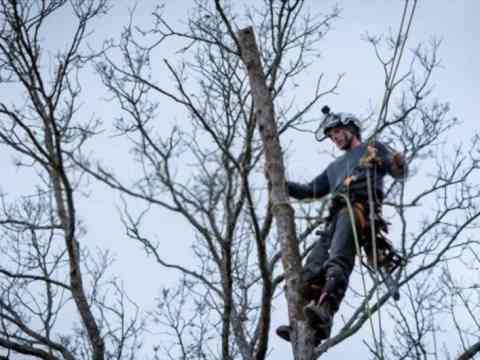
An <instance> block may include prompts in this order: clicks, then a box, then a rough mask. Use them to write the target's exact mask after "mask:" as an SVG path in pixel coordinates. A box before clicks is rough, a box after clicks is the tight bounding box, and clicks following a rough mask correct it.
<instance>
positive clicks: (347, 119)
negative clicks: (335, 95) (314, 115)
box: [315, 106, 361, 141]
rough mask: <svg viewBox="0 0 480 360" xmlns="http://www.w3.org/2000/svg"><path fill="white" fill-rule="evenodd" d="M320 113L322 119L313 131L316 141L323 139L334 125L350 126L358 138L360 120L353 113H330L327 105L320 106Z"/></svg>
mask: <svg viewBox="0 0 480 360" xmlns="http://www.w3.org/2000/svg"><path fill="white" fill-rule="evenodd" d="M322 113H323V121H322V122H321V123H320V126H319V127H318V129H317V131H315V138H316V139H317V140H318V141H323V140H325V139H326V138H327V136H328V135H327V133H328V131H329V130H331V129H333V128H335V127H346V128H351V129H352V130H353V131H354V132H355V135H357V136H358V137H359V138H360V133H361V126H360V121H359V120H358V119H357V117H356V116H355V115H353V114H349V113H332V112H331V111H330V108H329V107H328V106H324V107H323V108H322Z"/></svg>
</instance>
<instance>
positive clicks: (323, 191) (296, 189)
mask: <svg viewBox="0 0 480 360" xmlns="http://www.w3.org/2000/svg"><path fill="white" fill-rule="evenodd" d="M287 191H288V195H290V196H291V197H293V198H295V199H298V200H303V199H318V198H321V197H322V196H325V195H327V194H328V193H329V192H330V184H329V182H328V176H327V172H326V171H324V172H323V173H321V174H320V175H318V176H317V177H316V178H315V179H313V180H312V181H311V182H309V183H308V184H299V183H295V182H292V181H287Z"/></svg>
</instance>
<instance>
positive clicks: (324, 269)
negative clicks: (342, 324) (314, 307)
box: [304, 207, 356, 311]
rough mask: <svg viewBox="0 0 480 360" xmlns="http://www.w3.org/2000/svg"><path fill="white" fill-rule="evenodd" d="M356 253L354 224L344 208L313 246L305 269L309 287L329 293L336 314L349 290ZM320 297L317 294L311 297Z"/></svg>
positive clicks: (305, 277)
mask: <svg viewBox="0 0 480 360" xmlns="http://www.w3.org/2000/svg"><path fill="white" fill-rule="evenodd" d="M355 253H356V250H355V239H354V234H353V229H352V223H351V220H350V216H349V213H348V210H347V208H345V207H344V208H342V209H341V210H340V211H339V212H338V213H337V214H336V215H335V216H334V218H333V219H332V221H331V222H330V224H329V225H328V226H327V228H326V230H325V232H324V233H323V234H322V235H321V236H320V238H319V239H318V240H317V242H316V243H315V244H314V247H313V249H312V251H311V252H310V254H309V256H308V258H307V261H306V263H305V267H304V279H305V282H306V286H307V287H309V286H310V287H311V285H314V286H315V287H316V288H317V289H321V292H324V293H327V294H328V296H329V298H330V299H331V302H332V304H331V305H332V306H333V308H334V310H335V311H336V310H338V306H339V305H340V302H341V301H342V299H343V297H344V295H345V292H346V290H347V287H348V279H349V277H350V274H351V273H352V270H353V267H354V265H355ZM313 294H315V292H313ZM317 296H318V293H317V294H315V295H313V296H311V297H317ZM308 297H309V296H308V295H307V298H308Z"/></svg>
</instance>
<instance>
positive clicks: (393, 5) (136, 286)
mask: <svg viewBox="0 0 480 360" xmlns="http://www.w3.org/2000/svg"><path fill="white" fill-rule="evenodd" d="M138 3H139V4H138V15H137V17H136V18H135V21H141V22H147V21H149V19H150V17H149V16H148V14H149V12H150V10H151V9H152V8H153V7H154V6H155V4H156V1H151V0H141V1H139V2H138ZM335 3H338V4H339V6H340V8H342V9H343V11H342V13H341V17H340V19H338V21H336V22H335V23H334V26H333V29H332V30H331V32H330V33H329V34H328V36H327V38H326V39H325V41H324V43H323V45H322V48H323V56H322V58H321V59H320V60H319V61H318V64H316V65H315V66H314V67H312V68H311V69H310V70H309V74H307V76H310V75H311V76H314V75H315V74H320V73H325V81H326V84H327V83H329V82H330V83H332V82H333V81H334V80H335V78H336V76H337V74H340V73H345V77H344V79H343V81H342V82H341V84H340V87H339V89H338V91H337V92H338V94H337V95H331V96H328V97H327V98H325V102H326V103H328V104H329V105H330V106H331V107H332V109H334V110H338V111H347V112H353V113H357V114H358V115H359V116H360V117H361V116H365V115H367V114H368V113H369V111H370V109H371V107H372V104H378V102H379V98H380V96H381V95H382V90H383V88H382V86H383V78H382V69H381V67H380V65H379V64H378V62H377V61H376V59H375V55H374V53H373V51H372V49H371V47H370V45H368V44H367V43H366V42H365V41H363V40H362V35H364V34H365V33H367V32H368V33H370V34H381V33H385V32H387V31H389V29H392V31H395V30H396V29H397V27H398V23H399V18H400V11H401V6H402V2H401V1H387V0H383V1H380V0H376V1H375V0H350V1H337V2H333V1H311V5H310V6H311V8H312V9H313V10H315V11H317V10H319V9H318V8H316V6H321V7H323V8H325V9H328V8H330V7H331V6H332V5H333V4H335ZM130 5H131V3H130V2H129V1H126V0H119V1H115V2H114V7H113V8H112V11H111V14H110V15H108V16H107V17H106V18H104V19H103V20H102V21H101V22H100V23H98V24H97V27H96V28H95V33H94V35H93V36H92V41H97V40H99V39H102V37H103V36H106V35H109V36H113V37H117V35H116V34H118V33H119V32H120V30H121V29H120V26H121V25H122V24H124V23H126V21H128V15H127V7H128V6H130ZM191 5H192V1H190V0H177V1H170V0H169V1H166V5H165V11H166V13H167V14H168V16H169V17H170V19H171V20H172V22H175V21H182V19H184V18H185V16H186V14H187V10H188V9H189V8H191ZM479 14H480V2H479V1H477V0H457V1H451V0H423V1H420V2H419V5H418V12H417V15H416V18H415V21H414V25H413V30H412V34H411V39H410V42H409V45H410V46H411V47H413V46H414V45H415V44H416V43H418V42H420V41H429V39H431V38H432V37H436V38H440V39H442V45H441V47H440V51H439V56H440V58H441V60H442V61H441V63H442V68H440V69H438V70H437V71H436V73H435V74H434V77H433V81H432V83H433V84H435V89H434V98H437V99H439V100H440V101H446V102H449V103H450V104H451V115H452V116H456V117H458V118H459V119H460V120H461V121H462V122H463V125H462V126H461V127H460V128H459V129H458V130H456V132H455V134H456V135H458V136H455V141H461V140H462V139H463V138H465V139H466V138H468V137H469V136H470V135H471V134H472V130H473V129H476V130H478V128H479V125H478V115H477V114H478V111H479V110H478V106H479V100H480V99H479V95H478V94H479V86H478V81H479V79H480V69H479V65H478V64H479V63H480V45H479V44H480V42H479V41H478V37H479V36H480V27H479V25H478V24H479V22H478V16H479ZM63 21H65V23H62V21H59V22H58V23H56V24H54V25H52V28H51V39H50V40H49V41H50V44H51V46H52V47H54V44H56V43H61V42H62V39H63V36H64V33H63V32H62V27H63V26H65V25H66V23H68V18H65V19H64V20H63ZM242 25H244V24H242ZM245 25H246V24H245ZM172 46H173V45H172ZM158 62H159V63H160V62H161V59H158ZM164 74H165V72H163V73H162V72H161V71H159V72H158V76H159V79H160V81H163V80H161V79H162V78H161V77H162V76H164ZM91 76H92V78H91V79H90V78H89V77H88V80H89V82H88V83H86V84H84V89H88V94H87V98H86V99H85V104H86V105H87V108H88V110H89V111H92V112H93V113H94V114H95V115H96V116H99V117H101V118H102V119H103V121H104V122H105V127H106V128H107V129H108V127H109V125H110V124H111V122H110V121H111V119H112V118H113V117H115V116H118V115H119V111H118V109H117V108H115V104H114V103H104V102H103V98H104V96H105V93H104V91H103V90H102V89H101V87H100V85H99V82H98V81H96V80H94V75H93V74H92V75H91ZM90 81H91V84H93V85H92V86H90ZM164 81H166V82H167V81H168V79H167V78H165V79H164ZM300 85H301V86H302V84H300ZM304 90H305V94H309V93H311V91H312V89H311V88H305V89H304ZM4 91H5V88H2V89H0V95H4V96H6V94H5V92H4ZM91 104H97V106H99V108H92V106H91ZM100 104H102V105H100ZM163 106H165V111H163V110H162V113H164V114H169V115H171V116H172V117H173V118H174V117H175V111H174V110H173V109H170V110H169V108H168V107H169V104H168V103H165V104H164V105H163ZM320 107H321V106H320ZM317 111H319V108H318V109H317ZM300 136H303V137H304V138H301V137H300ZM299 139H301V141H299ZM284 145H285V146H288V148H289V151H291V153H289V161H288V166H289V168H288V174H289V176H290V177H291V178H295V179H297V180H310V179H311V178H313V177H314V176H315V175H317V174H318V173H319V172H320V171H321V170H322V167H321V166H320V165H319V167H318V168H315V167H312V166H311V164H312V161H310V159H311V156H312V155H311V152H312V149H313V150H314V153H315V154H316V153H317V151H318V149H319V145H318V144H317V143H315V141H314V140H313V138H312V137H311V136H310V135H308V134H303V135H298V136H295V137H292V138H291V139H290V140H289V143H288V144H284ZM96 147H97V149H98V153H103V152H105V153H109V154H110V156H109V158H110V159H112V158H114V157H115V155H114V154H115V149H113V148H112V145H111V143H107V142H106V143H99V144H96ZM1 161H2V168H4V169H7V168H8V169H9V170H8V172H7V174H8V175H9V177H10V178H11V179H13V178H14V177H15V176H16V175H15V174H16V173H15V172H14V171H13V170H11V169H10V168H9V166H8V165H7V163H6V162H7V161H10V159H9V158H8V159H5V157H3V156H2V158H1ZM113 165H114V166H115V167H116V168H117V169H118V168H119V167H122V172H124V174H128V173H129V172H130V171H131V170H132V168H131V165H129V164H126V163H125V162H123V161H122V159H118V161H117V162H116V163H115V164H113ZM6 171H7V170H6ZM300 174H301V175H300ZM479 180H480V179H479ZM409 181H410V182H411V181H414V180H409ZM9 185H10V186H11V185H12V183H10V181H7V183H4V184H3V185H2V187H3V188H4V189H6V188H7V189H8V188H9ZM90 193H91V195H90V198H89V200H88V201H85V200H82V201H81V203H80V208H79V211H80V216H81V217H82V218H84V220H85V223H86V225H87V229H88V236H86V238H85V241H86V242H87V244H88V246H91V247H95V246H98V247H100V248H104V249H105V248H109V249H111V250H112V251H113V252H114V253H115V254H116V258H117V262H116V264H115V266H114V271H115V273H117V274H118V275H119V276H120V277H121V278H123V279H124V281H125V287H126V289H127V291H128V292H129V294H130V296H131V297H132V298H133V299H134V300H135V301H137V302H138V303H139V304H141V305H142V306H145V307H151V306H153V305H154V297H155V296H156V294H157V292H158V289H159V288H160V287H162V286H166V285H168V284H171V283H172V282H173V281H174V280H175V276H174V274H173V273H171V272H168V271H165V270H162V269H161V268H159V267H158V266H157V265H155V264H154V262H153V260H151V259H147V258H146V257H145V256H144V253H143V252H142V251H141V249H140V248H139V247H138V246H137V245H136V244H132V243H131V242H130V241H129V240H127V239H126V238H125V237H124V235H123V233H124V231H123V229H122V228H121V226H120V224H119V220H118V212H117V210H116V208H115V207H116V206H121V203H120V201H119V197H118V195H115V194H112V193H111V192H109V191H105V189H104V188H103V187H102V186H101V185H95V184H92V185H91V188H90ZM157 220H158V221H157V222H156V226H157V229H156V230H158V232H161V235H162V241H164V242H165V243H169V244H171V246H169V247H168V250H169V251H170V253H167V252H165V256H166V258H168V259H169V260H170V261H172V262H180V263H185V264H188V263H189V261H190V258H189V257H190V256H191V253H190V252H189V250H188V248H189V244H190V242H191V240H192V238H191V234H190V232H189V230H186V229H185V227H184V226H182V225H184V223H183V221H182V220H180V219H178V218H176V217H172V216H171V215H169V214H166V213H163V214H162V213H158V219H157ZM157 236H158V235H157ZM173 244H175V245H173ZM146 274H148V276H147V275H146ZM147 279H148V282H149V284H148V285H147ZM285 319H286V308H279V309H277V311H276V312H275V316H274V318H273V322H272V325H273V326H272V329H274V328H275V327H276V326H277V325H279V324H280V323H281V321H283V320H285ZM272 333H273V332H272ZM363 334H364V336H368V335H369V331H368V329H367V330H366V331H364V332H363ZM272 339H273V342H272V347H273V354H272V356H271V358H272V359H287V358H289V357H288V356H282V355H281V354H282V353H283V352H285V351H290V350H289V348H288V347H287V346H286V345H285V344H282V343H281V342H280V341H278V340H277V339H275V338H274V337H273V338H272ZM361 342H362V339H361V338H359V337H356V338H355V339H353V340H348V341H346V342H345V343H344V344H343V345H341V346H339V347H336V348H334V349H333V350H331V351H330V352H329V354H327V356H325V357H323V358H324V359H331V360H333V359H336V360H340V359H345V358H346V356H347V355H346V352H348V353H349V355H348V356H349V357H350V356H351V353H352V351H354V353H355V356H356V358H358V359H365V358H367V357H366V354H367V352H366V349H365V346H364V345H363V344H362V343H361ZM323 358H322V359H323Z"/></svg>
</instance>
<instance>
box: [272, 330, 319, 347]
mask: <svg viewBox="0 0 480 360" xmlns="http://www.w3.org/2000/svg"><path fill="white" fill-rule="evenodd" d="M291 331H292V328H291V327H290V326H288V325H280V326H279V327H277V329H276V333H277V335H278V336H279V337H281V338H282V339H283V340H285V341H288V342H290V341H291V339H290V332H291ZM322 340H323V339H322V337H321V336H320V334H318V332H315V334H314V340H313V341H314V342H313V344H314V345H315V346H318V345H319V344H320V342H321V341H322Z"/></svg>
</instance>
